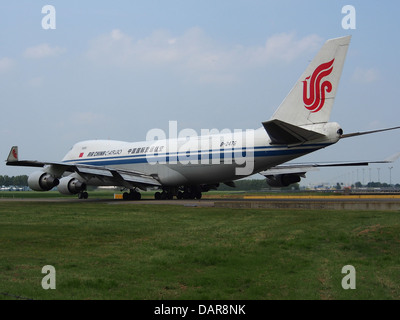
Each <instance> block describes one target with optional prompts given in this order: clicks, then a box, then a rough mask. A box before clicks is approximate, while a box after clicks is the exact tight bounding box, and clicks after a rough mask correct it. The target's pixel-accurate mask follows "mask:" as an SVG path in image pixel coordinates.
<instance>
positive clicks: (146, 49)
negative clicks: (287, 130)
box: [0, 0, 400, 185]
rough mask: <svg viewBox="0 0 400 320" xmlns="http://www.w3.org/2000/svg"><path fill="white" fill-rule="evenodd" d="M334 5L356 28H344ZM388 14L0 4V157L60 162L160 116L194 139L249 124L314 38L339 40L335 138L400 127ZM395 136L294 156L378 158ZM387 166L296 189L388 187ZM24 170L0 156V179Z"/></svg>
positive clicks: (330, 7) (273, 103)
mask: <svg viewBox="0 0 400 320" xmlns="http://www.w3.org/2000/svg"><path fill="white" fill-rule="evenodd" d="M46 5H51V6H53V8H54V9H55V19H52V20H49V17H50V16H48V14H49V13H50V12H49V11H47V10H44V12H43V13H42V9H43V8H44V7H45V6H46ZM346 5H352V6H353V7H354V9H355V20H354V21H355V29H345V28H343V24H342V20H343V19H344V18H346V16H347V14H348V12H345V13H342V8H343V7H344V6H346ZM399 9H400V3H397V2H394V1H390V2H389V1H385V2H382V1H381V2H378V1H366V0H363V1H355V0H354V1H353V0H347V1H328V0H322V1H321V0H318V1H317V0H315V1H314V0H304V1H297V0H281V1H277V0H276V1H268V0H262V1H261V0H246V1H245V0H213V1H210V0H201V1H200V0H197V1H194V0H163V1H161V0H158V1H156V0H146V1H131V0H130V1H124V0H120V1H89V0H87V1H75V0H70V1H50V0H48V1H24V0H20V1H2V2H1V3H0V49H1V50H0V109H1V111H2V112H1V115H2V121H1V125H0V155H2V157H3V159H4V160H5V159H6V158H7V155H8V153H9V150H10V148H11V146H13V145H18V146H19V156H20V158H21V159H28V160H47V161H59V160H61V159H62V158H63V156H64V155H65V154H66V153H67V152H68V150H69V149H70V148H71V147H72V146H73V144H75V143H76V142H78V141H82V140H89V139H113V140H122V141H142V140H146V134H147V132H148V131H149V130H152V129H155V128H160V129H162V130H165V132H167V133H168V126H169V121H177V124H178V131H179V130H183V129H185V128H192V129H194V130H195V131H196V132H198V133H199V134H200V132H201V129H218V130H222V129H225V128H228V129H230V130H232V131H233V130H234V129H251V128H258V127H260V126H261V122H262V121H266V120H269V118H270V117H271V116H272V114H273V113H274V111H275V110H276V108H277V107H278V106H279V104H280V103H281V101H282V100H283V99H284V98H285V96H286V95H287V94H288V92H289V91H290V89H291V88H292V86H293V85H294V83H295V82H296V81H297V79H298V77H299V76H300V75H301V74H302V72H303V71H304V69H305V68H306V67H307V65H308V63H309V62H310V61H311V60H312V59H313V57H314V56H315V54H316V53H317V52H318V50H319V48H320V47H321V46H322V44H323V43H324V42H325V41H326V40H327V39H330V38H336V37H340V36H345V35H352V40H351V43H350V47H349V50H348V54H347V59H346V62H345V65H344V70H343V73H342V78H341V82H340V84H339V88H338V91H337V96H336V100H335V104H334V107H333V111H332V114H331V121H335V122H338V123H339V124H340V125H341V126H342V128H343V130H344V132H345V133H350V132H357V131H364V130H374V129H381V128H385V127H392V126H399V125H400V117H399V114H400V111H399V103H398V87H399V84H400V81H399V78H398V74H399V73H400V70H399V69H400V63H399V61H398V60H399V57H400V43H399V41H398V34H399V31H400V22H399V20H398V13H399V12H400V10H399ZM52 17H53V16H52ZM53 20H54V21H55V26H53V27H55V29H54V28H53V29H52V28H47V26H48V25H49V24H50V22H53ZM347 21H348V20H347ZM399 135H400V131H391V132H385V133H378V134H375V135H367V136H361V137H355V138H349V139H343V140H341V141H339V142H338V143H337V144H336V145H334V146H330V147H328V148H326V149H323V150H320V151H317V152H316V153H313V154H311V155H308V156H306V157H303V158H300V159H297V160H296V162H332V161H359V160H383V159H385V158H387V157H389V156H391V155H392V154H394V153H396V152H399V151H400V143H399V141H398V138H399ZM399 161H400V160H398V162H395V163H392V164H391V165H386V164H385V165H383V164H381V165H371V166H370V167H369V168H364V170H363V168H362V167H360V168H359V169H358V170H357V169H356V168H340V169H333V168H326V169H321V170H320V171H317V172H310V173H308V174H307V179H305V180H303V182H302V184H303V185H307V184H319V183H323V182H330V183H335V182H339V181H341V182H344V183H348V182H350V183H352V182H355V181H361V182H365V183H367V182H368V181H370V180H372V181H378V180H379V181H380V182H389V179H390V175H389V174H390V173H391V181H392V183H400V166H399V164H400V162H399ZM390 167H393V168H392V169H389V168H390ZM32 171H34V169H33V168H13V167H7V166H6V165H5V163H4V162H1V164H0V175H9V176H13V175H20V174H29V173H30V172H32ZM378 173H379V177H378ZM357 178H358V180H357Z"/></svg>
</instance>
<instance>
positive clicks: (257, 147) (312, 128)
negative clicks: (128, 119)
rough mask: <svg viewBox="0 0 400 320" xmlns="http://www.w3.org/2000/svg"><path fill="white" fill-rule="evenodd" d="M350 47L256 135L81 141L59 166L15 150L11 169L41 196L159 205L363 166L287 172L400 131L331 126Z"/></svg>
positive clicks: (345, 41)
mask: <svg viewBox="0 0 400 320" xmlns="http://www.w3.org/2000/svg"><path fill="white" fill-rule="evenodd" d="M349 43H350V36H346V37H342V38H337V39H331V40H328V41H327V42H326V43H325V44H324V45H323V47H322V48H321V49H320V51H319V53H318V54H317V55H316V57H315V58H314V59H313V60H312V62H311V63H310V64H309V66H308V67H307V69H306V70H305V71H304V73H303V74H302V75H301V77H300V78H299V80H298V81H297V82H296V84H295V85H294V87H293V88H292V90H291V91H290V92H289V94H288V96H287V97H286V98H285V99H284V100H283V102H282V103H281V105H280V106H279V107H278V109H277V110H276V112H275V113H274V114H273V116H272V117H271V118H270V119H269V120H267V121H264V122H262V126H261V127H259V128H258V129H255V130H246V131H243V132H234V133H226V132H225V133H218V134H207V135H201V136H197V137H193V136H192V137H177V138H174V139H160V138H159V137H158V139H154V140H148V141H143V142H122V141H110V140H91V141H83V142H79V143H77V144H75V145H74V146H73V147H72V149H71V150H70V151H69V152H68V153H67V154H66V155H65V157H64V159H63V160H62V161H60V162H46V161H43V162H40V161H30V160H19V159H18V148H17V147H12V148H11V151H10V154H9V156H8V159H7V165H10V166H30V167H39V168H41V169H40V170H38V171H35V172H33V173H32V174H31V175H30V176H29V178H28V184H29V187H30V188H31V189H33V190H36V191H48V190H51V189H53V188H54V187H56V186H57V188H58V191H59V192H61V193H62V194H67V195H73V194H78V195H79V198H87V197H88V194H87V192H86V188H87V186H89V185H93V186H119V187H121V188H123V189H126V190H127V191H128V190H130V192H129V193H128V192H125V193H124V199H127V200H128V199H131V200H138V199H140V198H141V195H140V192H139V189H140V190H146V189H147V188H151V187H152V188H158V189H159V191H158V192H156V193H155V198H156V199H172V198H173V197H174V196H176V197H177V198H185V199H200V198H201V195H202V192H206V191H208V190H210V189H215V188H217V187H218V186H219V184H220V183H225V184H227V185H230V186H234V181H235V180H237V179H240V178H243V177H246V176H250V175H253V174H255V173H260V174H262V175H264V176H265V177H266V179H267V182H268V183H269V184H270V185H271V186H275V187H282V186H288V185H290V184H292V183H296V182H299V181H300V179H301V177H304V176H305V173H306V172H307V171H309V170H312V169H314V168H315V167H319V166H337V165H366V164H368V162H366V163H343V164H320V165H319V164H314V165H300V166H299V165H296V166H295V165H282V164H284V163H286V162H288V161H290V160H293V159H295V158H298V157H301V156H303V155H306V154H308V153H311V152H314V151H316V150H319V149H321V148H325V147H328V146H330V145H332V144H335V143H336V142H338V141H339V140H340V139H343V138H347V137H353V136H358V135H362V134H369V133H375V132H380V131H386V130H393V129H398V128H400V127H395V128H387V129H382V130H375V131H368V132H357V133H351V134H344V133H343V130H342V128H341V127H340V125H339V124H338V123H336V122H328V121H329V117H330V114H331V110H332V106H333V102H334V98H335V95H336V91H337V88H338V85H339V79H340V76H341V73H342V69H343V64H344V61H345V57H346V53H347V49H348V46H349ZM391 160H392V159H391ZM391 160H388V161H391Z"/></svg>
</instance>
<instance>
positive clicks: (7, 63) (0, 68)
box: [0, 57, 15, 72]
mask: <svg viewBox="0 0 400 320" xmlns="http://www.w3.org/2000/svg"><path fill="white" fill-rule="evenodd" d="M14 65H15V62H14V60H13V59H10V58H7V57H4V58H1V59H0V72H6V71H8V70H10V69H11V68H12V67H13V66H14Z"/></svg>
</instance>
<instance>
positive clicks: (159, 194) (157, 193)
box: [154, 191, 161, 200]
mask: <svg viewBox="0 0 400 320" xmlns="http://www.w3.org/2000/svg"><path fill="white" fill-rule="evenodd" d="M154 199H156V200H161V192H158V191H157V192H156V193H155V194H154Z"/></svg>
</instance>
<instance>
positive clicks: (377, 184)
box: [338, 181, 400, 189]
mask: <svg viewBox="0 0 400 320" xmlns="http://www.w3.org/2000/svg"><path fill="white" fill-rule="evenodd" d="M338 184H339V183H338ZM352 187H353V188H354V187H355V188H382V189H386V188H391V187H393V188H396V189H400V184H398V183H397V184H392V185H390V184H389V183H386V182H383V183H381V182H368V183H367V184H364V185H363V184H362V183H361V182H360V181H358V182H356V183H355V184H354V185H352Z"/></svg>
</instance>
